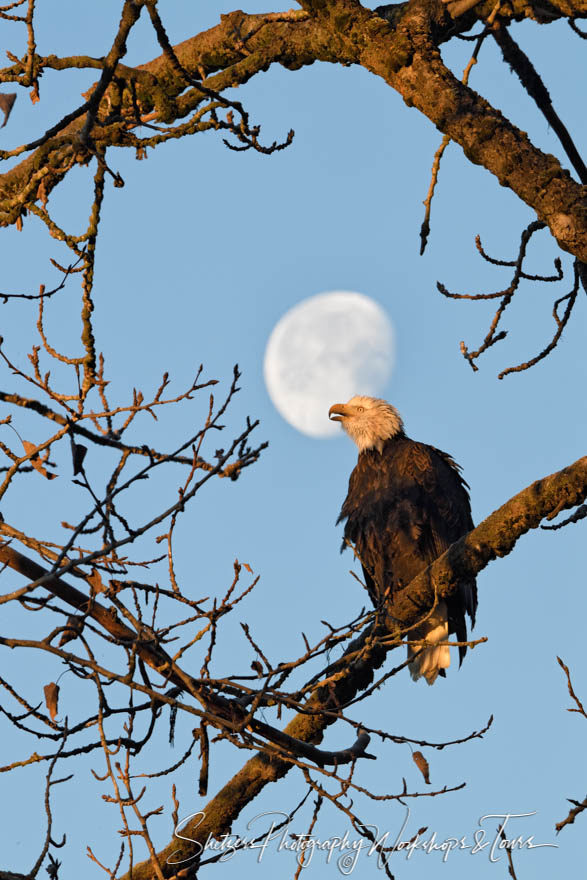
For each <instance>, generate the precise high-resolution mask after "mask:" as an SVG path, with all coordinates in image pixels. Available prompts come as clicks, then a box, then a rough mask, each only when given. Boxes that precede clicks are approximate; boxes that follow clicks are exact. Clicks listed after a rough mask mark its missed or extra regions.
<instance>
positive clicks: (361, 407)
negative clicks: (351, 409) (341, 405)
mask: <svg viewBox="0 0 587 880" xmlns="http://www.w3.org/2000/svg"><path fill="white" fill-rule="evenodd" d="M357 412H365V407H364V406H358V407H357Z"/></svg>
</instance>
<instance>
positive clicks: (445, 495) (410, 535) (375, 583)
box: [328, 396, 477, 684]
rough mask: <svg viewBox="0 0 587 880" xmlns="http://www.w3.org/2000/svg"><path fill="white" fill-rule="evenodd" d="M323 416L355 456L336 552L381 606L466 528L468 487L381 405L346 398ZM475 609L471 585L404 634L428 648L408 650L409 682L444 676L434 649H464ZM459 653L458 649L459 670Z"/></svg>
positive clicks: (441, 652) (445, 661)
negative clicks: (352, 560) (347, 551)
mask: <svg viewBox="0 0 587 880" xmlns="http://www.w3.org/2000/svg"><path fill="white" fill-rule="evenodd" d="M328 415H329V418H330V419H332V420H333V421H337V422H340V423H341V426H342V428H343V429H344V430H345V431H346V433H347V434H348V435H349V437H350V438H351V439H352V440H353V441H354V442H355V443H356V444H357V446H358V448H359V460H358V462H357V465H356V467H355V469H354V470H353V472H352V474H351V477H350V480H349V489H348V494H347V497H346V499H345V501H344V504H343V505H342V509H341V511H340V515H339V517H338V519H337V525H338V523H340V522H341V521H343V520H344V521H345V527H344V539H343V544H342V548H341V552H342V550H344V548H345V547H346V546H347V544H348V545H351V546H352V547H353V548H354V551H355V554H356V555H357V556H358V558H359V560H360V562H361V564H362V566H363V574H364V577H365V583H366V586H367V590H368V592H369V596H370V597H371V600H372V602H373V604H374V605H375V606H376V607H377V606H381V604H382V603H383V602H385V601H386V600H388V599H389V598H390V597H391V596H392V595H393V594H394V593H395V592H396V591H397V590H401V589H402V588H403V587H405V586H407V585H408V584H409V583H410V581H412V580H413V578H415V577H416V575H417V574H418V573H419V572H420V571H422V570H423V569H424V568H426V567H427V566H428V565H429V564H430V563H431V562H433V561H434V560H435V559H436V558H437V557H438V556H440V555H441V554H442V553H444V551H445V550H446V549H447V548H448V547H450V545H451V544H452V543H454V541H456V540H457V539H458V538H460V537H461V536H462V535H464V534H466V533H467V532H469V531H470V530H471V529H472V528H473V520H472V518H471V505H470V502H469V493H468V491H467V490H468V485H467V483H466V482H465V481H464V480H463V478H462V477H461V475H460V467H459V466H458V465H457V464H456V463H455V462H454V461H453V459H452V458H451V457H450V455H447V453H446V452H441V451H440V449H435V447H434V446H427V445H426V444H425V443H418V442H416V441H415V440H411V439H410V438H409V437H407V436H406V435H405V433H404V426H403V422H402V420H401V417H400V415H399V413H398V411H397V410H396V409H395V407H393V406H391V404H389V403H387V402H386V401H385V400H380V399H379V398H375V397H361V396H357V397H352V398H351V399H350V400H349V402H348V403H335V404H334V405H333V406H331V407H330V411H329V413H328ZM476 609H477V586H476V583H475V581H474V580H471V581H468V582H467V583H462V584H460V585H459V587H458V589H457V591H456V592H455V593H453V594H452V595H451V596H450V597H449V598H447V599H446V600H442V599H441V600H440V601H439V602H438V603H437V605H436V607H435V608H434V609H433V610H432V612H431V613H430V615H429V616H428V617H427V619H426V620H425V621H424V622H423V623H422V624H420V625H419V626H418V627H417V628H416V629H413V630H411V631H410V632H409V633H408V638H409V639H411V640H414V641H415V640H418V639H426V640H427V641H429V642H432V643H433V645H431V646H429V647H424V648H422V647H411V646H409V647H408V659H409V660H410V665H409V669H410V673H411V676H412V678H413V679H414V680H417V679H418V678H420V677H421V676H423V677H424V678H425V679H426V681H427V682H428V684H433V683H434V682H435V680H436V677H437V676H438V675H441V676H444V675H445V672H444V670H445V669H446V668H447V667H448V666H449V665H450V648H449V647H448V645H446V644H441V643H442V642H445V641H446V640H447V639H448V637H449V635H450V634H451V633H455V634H456V637H457V640H458V641H459V642H465V641H466V640H467V625H466V622H465V614H468V615H469V617H470V618H471V626H473V625H474V623H475V612H476ZM423 616H425V615H423ZM466 650H467V649H466V647H465V646H459V657H460V663H462V660H463V657H464V656H465V653H466ZM459 665H460V664H459Z"/></svg>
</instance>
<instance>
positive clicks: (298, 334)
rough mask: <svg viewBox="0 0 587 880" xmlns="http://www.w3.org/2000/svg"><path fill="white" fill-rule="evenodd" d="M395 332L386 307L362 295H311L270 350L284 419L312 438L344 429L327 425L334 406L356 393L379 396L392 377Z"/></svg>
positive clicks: (268, 362)
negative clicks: (329, 411)
mask: <svg viewBox="0 0 587 880" xmlns="http://www.w3.org/2000/svg"><path fill="white" fill-rule="evenodd" d="M393 349H394V345H393V328H392V326H391V322H390V320H389V318H388V317H387V315H386V313H385V312H384V311H383V309H382V308H381V306H379V305H378V304H377V303H376V302H374V301H373V300H372V299H370V298H369V297H368V296H364V295H363V294H362V293H352V292H350V291H342V290H337V291H332V292H331V293H320V294H318V295H317V296H311V297H309V298H308V299H305V300H303V302H301V303H298V305H297V306H294V307H293V308H292V309H290V310H289V311H288V312H286V314H285V315H284V316H283V317H282V318H281V319H280V320H279V321H278V322H277V324H276V325H275V327H274V328H273V331H272V333H271V336H270V337H269V341H268V343H267V348H266V350H265V362H264V368H263V371H264V375H265V384H266V386H267V391H268V392H269V396H270V398H271V400H272V401H273V404H274V406H275V408H276V409H277V410H278V412H279V413H280V414H281V415H282V416H283V418H284V419H285V420H286V421H287V422H289V423H290V425H293V426H294V428H297V429H298V431H301V432H302V433H303V434H308V435H309V436H310V437H329V436H332V435H333V434H336V433H337V432H339V431H340V427H339V426H338V425H337V424H335V423H333V422H330V421H329V420H328V410H329V408H330V406H331V405H332V404H333V403H341V402H345V401H346V400H348V399H349V398H351V397H352V396H353V395H354V394H367V395H373V396H376V395H377V394H378V393H380V392H381V391H382V389H383V388H384V386H385V385H386V383H387V381H388V380H389V377H390V375H391V367H392V363H393Z"/></svg>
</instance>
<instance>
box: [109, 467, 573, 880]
mask: <svg viewBox="0 0 587 880" xmlns="http://www.w3.org/2000/svg"><path fill="white" fill-rule="evenodd" d="M586 497H587V456H585V457H583V458H580V459H579V460H578V461H576V462H575V463H574V464H572V465H570V466H569V467H566V468H564V469H563V470H561V471H558V472H557V473H554V474H551V475H550V476H548V477H544V479H542V480H537V481H536V482H535V483H532V485H531V486H528V487H527V488H526V489H523V490H522V491H521V492H519V493H518V494H517V495H515V496H514V497H513V498H511V499H510V500H509V501H507V502H506V503H505V504H504V505H503V506H502V507H500V508H499V509H498V510H496V511H495V512H494V513H492V514H491V515H490V516H489V517H487V519H485V520H484V521H483V522H482V523H480V525H478V526H477V527H476V528H475V529H473V531H472V532H470V533H469V534H468V535H466V536H465V537H464V538H461V539H460V540H459V541H457V542H456V543H455V544H453V545H452V547H450V548H449V549H448V550H447V551H446V553H444V554H443V556H441V557H440V558H439V559H437V560H436V561H435V562H434V563H433V564H432V565H431V566H429V567H428V568H427V569H426V570H425V571H423V572H422V573H421V574H420V575H418V577H417V578H415V579H414V580H413V581H412V582H411V583H410V584H409V586H407V587H406V588H405V589H404V590H402V592H401V593H399V594H398V596H397V597H396V598H395V599H394V601H393V603H392V604H391V605H390V608H389V613H388V625H389V627H390V629H391V631H392V632H393V631H397V628H398V624H401V625H402V626H410V625H412V624H413V623H415V622H416V621H417V620H418V619H419V618H420V617H421V614H422V608H426V607H430V606H431V605H432V603H433V602H434V600H435V596H436V597H446V596H448V595H450V593H451V592H453V591H454V590H455V589H457V587H458V584H459V583H460V582H461V581H462V580H463V579H467V580H469V579H470V578H471V577H474V576H475V575H477V574H478V573H479V572H480V571H482V569H483V568H485V566H486V565H488V563H489V562H491V560H493V559H495V558H496V557H497V556H507V555H508V554H509V553H510V552H511V551H512V550H513V548H514V546H515V544H516V542H517V541H518V539H519V538H520V537H521V536H522V535H524V534H525V533H526V532H527V531H529V530H530V529H535V528H537V527H538V526H539V525H540V522H541V521H542V520H543V519H544V518H545V517H548V516H549V515H550V514H551V513H552V512H553V511H555V510H558V511H561V510H563V509H567V508H570V507H575V506H576V505H577V504H580V503H581V502H582V501H583V500H584V499H585V498H586ZM380 635H383V633H382V632H380V633H376V632H375V630H374V627H371V628H369V630H367V631H366V632H365V633H363V634H362V635H361V636H360V637H359V638H358V639H356V640H355V641H354V642H353V643H352V644H351V645H349V647H348V648H347V651H346V652H345V655H348V654H349V653H353V654H354V653H356V651H357V647H358V646H359V644H360V645H361V647H362V648H363V650H362V651H361V659H360V661H359V662H349V660H347V659H346V657H345V655H343V657H342V658H341V659H340V661H339V663H338V670H339V671H338V672H335V673H334V674H333V675H330V676H329V679H328V686H326V687H323V688H321V689H320V690H318V691H316V692H315V693H314V695H313V696H312V697H311V699H310V700H309V701H308V703H307V704H306V708H307V710H308V711H307V713H306V712H301V713H299V714H298V715H296V717H295V718H293V720H292V721H291V722H290V723H289V724H288V725H287V727H286V728H285V732H286V733H287V735H288V736H292V737H294V738H295V739H296V740H297V741H302V742H304V741H305V742H310V743H317V742H320V741H321V739H322V736H323V733H324V730H325V729H326V727H327V726H328V725H329V724H331V723H332V722H333V720H334V718H335V716H334V713H333V711H332V710H333V709H334V708H336V707H338V706H341V705H344V704H345V703H347V702H348V701H349V700H351V699H353V697H354V696H355V694H356V693H357V692H358V691H359V690H362V689H364V688H365V687H367V686H368V684H369V683H370V681H371V680H372V677H373V671H374V670H375V669H376V668H378V667H379V666H381V664H382V663H383V661H384V659H385V656H386V653H387V651H389V650H391V648H390V647H389V646H384V645H382V644H381V643H380V642H379V638H378V636H380ZM333 665H334V664H333ZM321 710H322V712H323V713H324V714H321ZM291 767H292V764H291V763H289V762H288V761H286V760H283V759H282V758H279V757H273V758H270V757H268V756H267V755H266V754H258V755H256V756H255V757H253V758H251V759H250V760H249V761H247V763H246V764H245V765H244V766H243V767H242V768H241V770H240V771H239V772H238V773H237V774H236V775H235V776H234V777H233V778H232V779H231V780H230V781H229V782H228V783H227V784H226V785H225V786H224V788H222V789H221V790H220V792H218V794H217V795H216V796H215V797H213V798H212V800H210V801H209V802H208V804H207V806H206V807H204V808H203V810H202V811H201V812H200V813H199V814H198V818H197V820H196V821H193V822H191V824H190V823H188V824H187V825H186V826H185V827H184V828H183V829H182V839H181V840H172V841H171V843H170V844H169V845H168V846H166V847H165V849H164V850H162V851H161V852H160V853H159V856H158V858H159V862H160V864H161V868H162V871H163V874H164V876H166V877H170V876H172V875H173V874H174V872H175V870H176V869H177V867H178V864H179V862H180V861H181V860H182V859H184V860H185V863H184V865H183V867H187V866H189V865H193V863H194V859H195V857H196V856H195V853H197V851H198V846H197V845H198V844H203V843H204V842H205V841H206V840H207V838H208V836H209V835H212V836H214V837H217V836H219V835H221V834H223V833H225V832H226V831H227V830H228V829H229V828H230V827H231V825H232V823H233V822H234V821H235V819H236V818H237V817H238V815H239V813H240V812H241V810H242V809H243V808H244V807H245V806H246V805H247V804H248V803H250V801H252V800H253V799H254V798H255V797H256V796H257V795H258V794H259V792H260V791H261V790H262V789H263V788H264V787H265V786H266V785H267V783H269V782H276V781H277V780H278V779H280V778H282V777H283V776H285V775H286V773H287V772H288V771H289V770H290V769H291ZM191 841H193V842H194V843H191ZM194 844H195V845H194ZM167 859H170V860H173V864H168V863H167ZM180 867H181V865H180ZM151 874H152V866H151V865H150V863H149V862H143V863H142V864H140V865H136V866H135V867H134V868H133V875H132V876H133V880H147V878H149V877H151ZM124 880H129V878H128V877H125V878H124Z"/></svg>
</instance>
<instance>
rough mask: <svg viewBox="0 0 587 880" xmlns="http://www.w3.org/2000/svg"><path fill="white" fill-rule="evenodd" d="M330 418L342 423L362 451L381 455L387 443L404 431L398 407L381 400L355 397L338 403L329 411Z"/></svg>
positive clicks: (378, 398)
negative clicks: (376, 450)
mask: <svg viewBox="0 0 587 880" xmlns="http://www.w3.org/2000/svg"><path fill="white" fill-rule="evenodd" d="M328 418H329V419H331V420H332V421H334V422H340V424H341V426H342V428H343V429H344V430H345V431H346V433H347V434H348V435H349V437H350V438H351V440H353V441H354V442H355V443H356V444H357V446H358V447H359V452H363V451H364V450H365V449H373V448H374V449H378V450H379V452H381V451H382V449H383V444H384V443H385V441H386V440H388V439H389V438H390V437H393V436H394V435H395V434H399V433H401V432H402V431H403V429H404V424H403V422H402V419H401V416H400V414H399V413H398V411H397V410H396V408H395V407H394V406H392V405H391V404H390V403H387V401H386V400H381V398H380V397H361V395H356V396H355V397H351V399H350V400H349V402H348V403H335V404H334V405H333V406H331V407H330V409H329V410H328Z"/></svg>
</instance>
